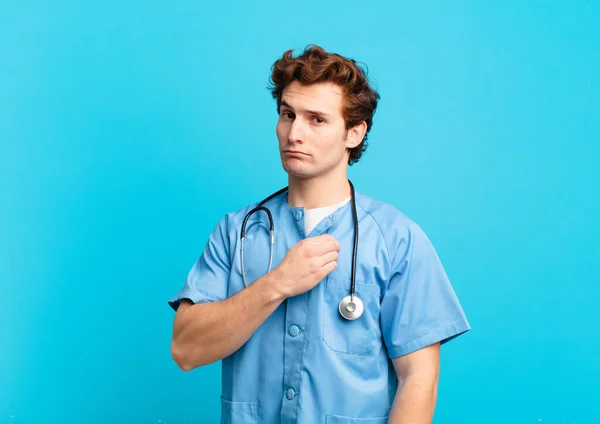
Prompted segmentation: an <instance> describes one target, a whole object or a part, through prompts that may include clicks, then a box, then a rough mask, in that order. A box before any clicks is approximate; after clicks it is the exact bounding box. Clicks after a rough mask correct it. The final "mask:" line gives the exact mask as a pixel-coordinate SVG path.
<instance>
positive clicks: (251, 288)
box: [169, 46, 470, 424]
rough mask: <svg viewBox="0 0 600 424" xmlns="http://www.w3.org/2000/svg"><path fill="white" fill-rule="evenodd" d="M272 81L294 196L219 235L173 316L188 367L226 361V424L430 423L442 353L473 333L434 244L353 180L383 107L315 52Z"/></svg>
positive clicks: (230, 218)
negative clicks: (454, 340) (459, 337)
mask: <svg viewBox="0 0 600 424" xmlns="http://www.w3.org/2000/svg"><path fill="white" fill-rule="evenodd" d="M271 81H272V85H273V86H272V94H273V97H274V98H275V99H276V100H277V107H278V113H279V121H278V123H277V138H278V139H279V151H280V154H281V161H282V164H283V167H284V169H285V171H286V172H287V174H288V186H289V188H288V190H284V191H281V192H279V193H276V194H275V195H274V196H272V197H270V198H268V199H267V200H266V202H264V205H262V206H264V207H265V208H267V209H268V213H267V211H266V210H265V209H259V210H256V211H255V212H254V213H252V214H251V215H250V216H249V217H247V214H248V212H250V211H252V210H253V209H254V207H255V206H257V205H251V206H249V207H247V208H244V209H242V210H239V211H237V212H235V213H230V214H227V215H225V216H224V217H223V219H222V220H221V221H220V222H219V224H218V225H217V226H216V228H215V229H214V231H213V232H212V234H211V236H210V239H209V240H208V243H207V245H206V247H205V250H204V252H203V253H202V254H201V255H200V257H199V259H198V260H197V262H196V263H195V264H194V266H193V268H192V269H191V271H190V273H189V275H188V278H187V281H186V283H185V285H184V286H183V288H182V289H181V290H180V291H179V292H178V293H177V294H176V295H175V296H174V297H173V298H172V299H171V300H170V302H169V303H170V305H171V306H172V307H173V308H174V309H175V310H176V311H177V313H176V315H175V321H174V327H173V340H172V346H171V349H172V354H173V358H174V360H175V361H176V362H177V364H178V365H179V366H180V367H181V368H182V369H183V370H191V369H193V368H196V367H199V366H202V365H205V364H210V363H213V362H215V361H218V360H223V362H222V384H223V387H222V396H221V404H222V422H225V423H234V424H235V423H261V424H262V423H269V424H271V423H273V424H274V423H329V424H334V423H337V424H350V423H365V424H366V423H368V424H376V423H387V422H389V423H397V424H401V423H413V424H415V423H430V422H431V420H432V416H433V412H434V408H435V403H436V396H437V383H438V374H439V355H440V345H441V344H443V343H445V342H447V341H449V340H450V339H452V338H454V337H456V336H457V335H459V334H462V333H464V332H466V331H468V330H469V329H470V326H469V323H468V321H467V319H466V317H465V314H464V313H463V310H462V308H461V306H460V304H459V302H458V299H457V297H456V295H455V293H454V291H453V289H452V286H451V285H450V283H449V281H448V279H447V277H446V274H445V272H444V269H443V267H442V265H441V263H440V260H439V258H438V256H437V254H436V251H435V249H434V247H433V246H432V244H431V243H430V241H429V240H428V238H427V236H426V235H425V234H424V232H423V231H422V230H421V229H420V228H419V227H418V226H417V225H416V224H415V223H414V222H412V221H411V220H410V219H409V218H407V217H406V216H404V215H403V214H402V213H400V212H399V211H398V210H396V209H395V208H394V207H392V206H390V205H387V204H384V203H382V202H379V201H376V200H374V199H371V198H369V197H367V196H366V195H364V194H361V193H359V192H358V191H356V192H355V191H354V187H353V185H352V184H351V183H350V182H349V181H348V179H347V166H348V165H349V164H350V165H351V164H353V163H354V162H356V161H358V159H359V158H360V156H361V154H362V153H363V151H364V149H365V148H366V138H367V133H368V132H369V130H370V129H371V125H372V118H373V114H374V112H375V109H376V107H377V101H378V99H379V95H378V94H377V93H376V92H375V91H374V90H373V89H372V88H371V87H370V86H369V84H368V81H367V78H366V76H365V74H364V72H363V71H362V69H361V68H360V67H358V66H357V65H356V63H355V62H354V61H353V60H349V59H347V58H345V57H343V56H339V55H337V54H331V53H327V52H325V51H324V50H323V49H321V48H320V47H316V46H309V47H308V48H307V49H305V51H304V52H303V53H302V54H301V55H300V56H297V57H294V56H293V54H292V51H288V52H286V53H285V54H284V55H283V57H282V58H280V59H279V60H277V61H276V62H275V64H274V65H273V69H272V75H271ZM269 216H271V218H272V222H273V226H274V236H273V240H274V245H271V244H270V243H271V240H272V238H271V234H270V232H269V230H270V227H271V221H270V219H269ZM242 227H244V230H243V231H242ZM242 235H243V236H244V240H242ZM355 236H357V239H356V240H355ZM271 247H272V250H271ZM271 252H272V255H273V256H272V270H271V271H270V272H268V270H269V268H270V265H269V264H270V262H271V259H270V258H271V256H270V255H271ZM354 255H356V258H355V259H354Z"/></svg>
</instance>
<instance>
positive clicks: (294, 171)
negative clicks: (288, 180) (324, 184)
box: [283, 161, 318, 180]
mask: <svg viewBox="0 0 600 424" xmlns="http://www.w3.org/2000/svg"><path fill="white" fill-rule="evenodd" d="M290 162H291V161H284V162H283V169H284V170H285V172H287V173H288V175H289V176H291V177H294V178H297V179H299V180H307V179H310V178H313V177H315V176H317V175H318V173H317V172H316V171H315V169H313V168H312V167H311V166H309V165H307V164H304V163H298V162H296V163H290Z"/></svg>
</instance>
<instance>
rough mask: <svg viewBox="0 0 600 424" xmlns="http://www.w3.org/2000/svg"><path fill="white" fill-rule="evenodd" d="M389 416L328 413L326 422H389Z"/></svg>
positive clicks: (334, 423) (369, 423)
mask: <svg viewBox="0 0 600 424" xmlns="http://www.w3.org/2000/svg"><path fill="white" fill-rule="evenodd" d="M387 422H388V417H387V416H385V417H380V418H350V417H342V416H341V415H327V417H326V424H387Z"/></svg>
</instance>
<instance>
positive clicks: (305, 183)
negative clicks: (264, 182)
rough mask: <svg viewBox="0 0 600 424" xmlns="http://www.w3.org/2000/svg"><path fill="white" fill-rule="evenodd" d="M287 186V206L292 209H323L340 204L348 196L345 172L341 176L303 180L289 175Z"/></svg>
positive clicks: (348, 190)
mask: <svg viewBox="0 0 600 424" xmlns="http://www.w3.org/2000/svg"><path fill="white" fill-rule="evenodd" d="M288 186H289V191H288V204H289V205H290V206H292V207H294V208H297V207H303V208H304V209H314V208H323V207H325V206H331V205H335V204H336V203H340V202H342V201H344V200H345V199H347V198H348V197H349V196H350V184H349V183H348V177H347V176H346V173H345V172H344V173H343V175H341V176H340V175H336V176H323V177H318V178H311V179H304V180H302V179H298V178H295V177H293V176H291V175H290V176H289V177H288Z"/></svg>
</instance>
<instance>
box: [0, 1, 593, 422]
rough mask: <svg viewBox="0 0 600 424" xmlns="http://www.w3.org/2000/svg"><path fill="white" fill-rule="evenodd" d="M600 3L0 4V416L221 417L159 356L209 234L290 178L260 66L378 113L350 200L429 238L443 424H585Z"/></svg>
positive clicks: (201, 383) (202, 383) (194, 379)
mask: <svg viewBox="0 0 600 424" xmlns="http://www.w3.org/2000/svg"><path fill="white" fill-rule="evenodd" d="M599 13H600V2H599V1H598V0H581V1H578V0H569V1H567V0H562V1H561V0H556V1H523V0H512V1H505V2H492V1H488V2H482V1H475V0H472V1H453V2H446V1H419V2H417V1H411V2H407V1H404V2H387V3H383V2H374V3H371V4H369V3H367V2H358V1H335V2H326V3H321V2H316V1H305V2H284V1H281V2H265V1H258V2H256V1H255V2H243V3H242V2H223V3H217V2H210V3H208V2H200V1H198V2H189V1H186V2H175V3H168V2H166V1H163V2H157V1H145V2H142V1H116V0H108V1H104V2H99V3H98V2H96V4H90V3H89V2H75V1H66V2H58V3H57V2H50V1H16V0H3V1H2V3H1V4H0V143H1V145H0V181H1V183H0V184H1V185H0V202H1V204H0V283H1V292H0V422H1V423H52V424H54V423H83V422H86V423H108V422H110V423H183V422H188V423H198V422H200V423H217V422H218V420H219V413H220V411H219V408H220V404H219V395H220V366H219V364H214V365H211V366H208V367H205V368H202V369H198V370H194V371H192V372H191V373H183V372H182V371H180V370H179V369H178V368H177V366H176V365H175V363H174V362H173V361H172V360H171V357H170V352H169V343H170V336H171V325H172V319H173V316H174V313H173V311H172V310H171V309H170V308H169V306H168V305H167V299H168V298H169V297H170V296H171V295H173V293H175V292H176V290H177V289H179V287H180V286H181V285H182V284H183V282H184V280H185V277H186V275H187V272H188V271H189V269H190V268H191V266H192V264H193V262H194V261H195V260H196V258H197V256H198V255H199V254H200V252H201V251H202V249H203V247H204V243H205V241H206V239H207V236H208V235H209V233H210V231H211V229H212V228H213V226H214V225H215V224H216V223H217V221H218V220H219V218H220V217H221V216H223V215H224V214H225V213H226V212H228V211H232V210H236V209H238V208H241V207H243V206H245V205H246V204H248V203H250V202H254V201H257V200H260V199H262V198H263V197H265V196H266V195H268V194H269V193H271V192H273V191H275V190H277V189H279V188H281V187H282V186H284V185H285V184H286V175H285V173H284V172H283V169H282V168H281V164H280V161H279V156H278V152H277V144H276V138H275V123H276V119H277V115H276V111H275V109H276V107H275V102H274V101H273V100H272V98H271V97H270V93H269V92H268V91H267V88H266V87H267V83H268V77H269V70H270V66H271V64H272V63H273V62H274V61H275V60H276V59H277V57H279V56H280V55H281V54H282V53H283V52H284V51H285V50H286V49H288V48H295V49H298V48H303V47H305V46H306V45H307V44H309V43H316V44H319V45H321V46H323V47H324V48H326V49H327V50H330V51H334V52H337V53H341V54H344V55H347V56H350V57H352V58H355V59H357V60H359V61H362V62H364V63H366V64H367V66H368V68H369V75H370V77H371V80H372V83H373V84H374V86H375V87H376V88H377V89H378V90H379V91H380V93H381V96H382V98H381V102H380V106H379V109H378V111H377V114H376V116H375V121H374V127H373V130H372V133H371V135H370V141H371V145H370V147H369V148H368V150H367V153H366V155H365V156H364V157H363V159H362V160H361V161H360V162H359V163H358V164H357V165H356V166H354V167H352V168H350V176H351V178H352V180H353V181H354V183H355V185H356V187H357V189H358V190H360V191H362V192H364V193H366V194H368V195H370V196H372V197H375V198H378V199H381V200H383V201H386V202H389V203H392V204H394V205H395V206H396V207H398V208H399V209H400V210H402V211H403V212H404V213H406V214H407V215H408V216H409V217H411V218H412V219H413V220H415V221H416V222H417V223H418V224H420V225H421V226H422V227H423V229H424V230H425V231H426V233H427V234H428V235H429V237H430V238H431V240H432V241H433V243H434V245H435V246H436V248H437V250H438V253H439V255H440V257H441V259H442V262H443V263H444V265H445V267H446V271H447V273H448V275H449V277H450V279H451V281H452V282H453V284H454V287H455V289H456V291H457V293H458V295H459V297H460V300H461V302H462V304H463V306H464V308H465V311H466V313H467V316H468V318H469V320H470V322H471V324H472V326H473V331H472V332H470V333H468V334H467V335H465V336H462V337H460V338H459V339H457V340H455V341H453V342H452V343H450V344H448V345H447V346H446V347H445V348H444V349H443V359H442V376H441V382H440V392H439V402H438V408H437V412H436V418H435V423H436V424H443V423H450V424H456V423H458V424H463V423H464V424H481V423H486V424H496V423H498V424H500V423H502V424H505V423H511V424H529V423H530V424H538V423H551V424H573V423H577V424H585V423H597V422H598V420H599V419H600V418H599V417H600V406H599V402H598V394H599V393H600V366H599V364H598V360H599V354H598V350H599V348H600V343H599V341H598V338H599V333H600V318H599V316H598V311H599V308H598V302H599V300H600V289H599V283H600V277H599V274H600V259H599V258H600V241H599V240H600V203H599V201H598V195H599V189H598V186H599V184H600V171H599V170H598V165H597V164H598V160H599V157H600V148H599V147H598V145H599V142H600V100H599V87H600V19H599Z"/></svg>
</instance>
